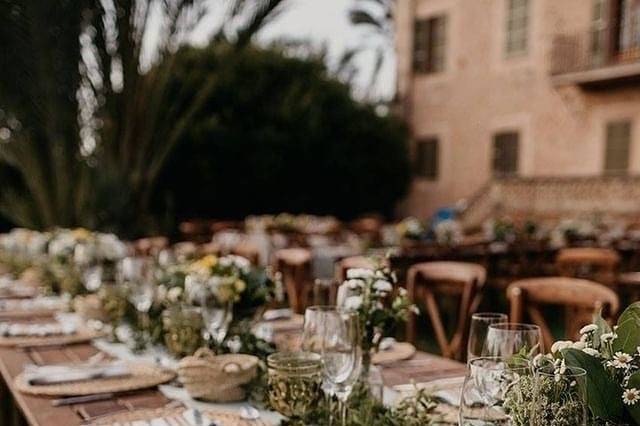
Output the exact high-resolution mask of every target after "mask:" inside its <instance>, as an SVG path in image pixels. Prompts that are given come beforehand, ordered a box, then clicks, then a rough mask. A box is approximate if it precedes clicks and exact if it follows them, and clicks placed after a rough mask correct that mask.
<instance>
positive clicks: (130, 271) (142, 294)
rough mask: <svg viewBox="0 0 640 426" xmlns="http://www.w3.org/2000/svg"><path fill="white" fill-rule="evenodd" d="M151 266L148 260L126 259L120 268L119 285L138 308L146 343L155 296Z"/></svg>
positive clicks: (140, 258) (139, 258)
mask: <svg viewBox="0 0 640 426" xmlns="http://www.w3.org/2000/svg"><path fill="white" fill-rule="evenodd" d="M151 265H152V262H151V261H150V259H147V258H143V257H125V258H124V259H122V261H121V262H120V265H119V268H118V284H119V285H121V286H123V288H125V289H126V290H127V298H128V299H129V302H131V304H132V305H133V306H134V307H135V308H136V312H137V313H138V320H139V321H140V325H141V329H142V335H143V340H144V343H147V342H148V340H149V310H150V309H151V306H152V304H153V297H154V294H155V282H154V280H153V271H152V267H151Z"/></svg>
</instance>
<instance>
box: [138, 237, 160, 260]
mask: <svg viewBox="0 0 640 426" xmlns="http://www.w3.org/2000/svg"><path fill="white" fill-rule="evenodd" d="M133 246H134V249H135V252H136V254H138V255H142V256H156V255H157V254H158V253H160V252H161V251H162V250H164V249H166V248H167V247H169V239H168V238H167V237H148V238H141V239H139V240H136V241H135V242H134V243H133Z"/></svg>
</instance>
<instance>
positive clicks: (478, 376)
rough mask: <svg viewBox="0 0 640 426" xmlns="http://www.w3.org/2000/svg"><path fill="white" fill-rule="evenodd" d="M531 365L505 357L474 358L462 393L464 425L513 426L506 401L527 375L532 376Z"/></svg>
mask: <svg viewBox="0 0 640 426" xmlns="http://www.w3.org/2000/svg"><path fill="white" fill-rule="evenodd" d="M532 374H533V371H532V369H531V364H530V363H529V362H528V361H525V360H520V359H518V360H514V359H510V358H504V357H480V358H474V359H472V360H470V361H469V363H468V370H467V375H466V377H465V380H464V383H463V385H462V392H461V394H460V412H459V421H460V425H461V426H493V425H504V426H510V425H512V424H514V423H513V422H512V419H511V416H510V413H509V410H508V409H507V408H506V407H505V405H506V404H505V402H506V401H508V399H509V398H513V397H514V396H513V395H514V393H515V392H516V391H517V386H518V383H519V382H520V381H521V379H522V378H523V377H527V376H529V377H531V375H532Z"/></svg>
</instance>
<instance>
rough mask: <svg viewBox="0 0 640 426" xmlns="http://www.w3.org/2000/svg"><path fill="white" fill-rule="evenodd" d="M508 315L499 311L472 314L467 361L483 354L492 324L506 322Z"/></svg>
mask: <svg viewBox="0 0 640 426" xmlns="http://www.w3.org/2000/svg"><path fill="white" fill-rule="evenodd" d="M507 320H508V317H507V315H506V314H502V313H498V312H479V313H476V314H473V315H472V316H471V325H470V327H469V341H468V343H467V362H469V361H471V360H472V359H474V358H478V357H480V356H482V349H483V347H484V344H485V340H486V339H487V332H488V331H489V326H490V325H491V324H497V323H505V322H507Z"/></svg>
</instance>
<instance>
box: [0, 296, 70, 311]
mask: <svg viewBox="0 0 640 426" xmlns="http://www.w3.org/2000/svg"><path fill="white" fill-rule="evenodd" d="M64 306H65V302H64V299H62V298H60V297H39V298H37V299H26V300H0V309H6V310H14V309H15V310H37V309H52V310H54V309H62V308H63V307H64Z"/></svg>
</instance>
